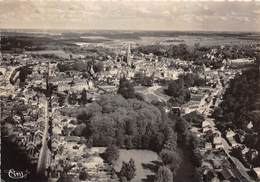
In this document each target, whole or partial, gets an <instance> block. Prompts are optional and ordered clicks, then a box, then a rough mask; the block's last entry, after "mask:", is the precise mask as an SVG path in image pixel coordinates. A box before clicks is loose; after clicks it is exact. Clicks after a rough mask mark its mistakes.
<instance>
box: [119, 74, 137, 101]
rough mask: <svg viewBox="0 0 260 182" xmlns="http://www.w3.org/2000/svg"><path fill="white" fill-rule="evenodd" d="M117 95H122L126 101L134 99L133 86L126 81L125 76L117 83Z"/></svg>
mask: <svg viewBox="0 0 260 182" xmlns="http://www.w3.org/2000/svg"><path fill="white" fill-rule="evenodd" d="M117 93H118V94H120V95H122V96H123V97H124V98H126V99H129V98H135V90H134V86H133V85H132V83H130V81H129V80H127V79H126V77H125V76H124V77H123V78H121V79H120V81H119V87H118V90H117Z"/></svg>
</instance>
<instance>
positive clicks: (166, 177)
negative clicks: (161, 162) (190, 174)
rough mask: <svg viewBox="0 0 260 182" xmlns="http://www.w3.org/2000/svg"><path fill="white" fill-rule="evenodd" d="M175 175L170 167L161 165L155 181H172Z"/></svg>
mask: <svg viewBox="0 0 260 182" xmlns="http://www.w3.org/2000/svg"><path fill="white" fill-rule="evenodd" d="M172 181H173V175H172V172H171V170H170V169H169V168H167V167H165V166H161V167H160V168H159V169H158V171H157V174H156V179H155V182H172Z"/></svg>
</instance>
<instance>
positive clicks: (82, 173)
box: [79, 170, 88, 181]
mask: <svg viewBox="0 0 260 182" xmlns="http://www.w3.org/2000/svg"><path fill="white" fill-rule="evenodd" d="M87 178H88V174H87V173H86V171H85V170H81V171H80V172H79V179H80V180H82V181H85V180H87Z"/></svg>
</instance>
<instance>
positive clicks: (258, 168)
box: [252, 167, 260, 180]
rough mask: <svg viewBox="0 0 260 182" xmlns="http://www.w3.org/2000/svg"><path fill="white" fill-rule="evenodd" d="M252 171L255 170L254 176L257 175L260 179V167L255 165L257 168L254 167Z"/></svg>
mask: <svg viewBox="0 0 260 182" xmlns="http://www.w3.org/2000/svg"><path fill="white" fill-rule="evenodd" d="M252 172H253V174H254V176H255V177H256V178H257V179H258V180H260V167H255V168H253V169H252Z"/></svg>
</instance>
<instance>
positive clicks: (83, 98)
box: [79, 88, 88, 105]
mask: <svg viewBox="0 0 260 182" xmlns="http://www.w3.org/2000/svg"><path fill="white" fill-rule="evenodd" d="M87 102H88V100H87V91H86V89H85V88H84V89H83V90H82V92H81V97H80V101H79V104H80V105H86V104H87Z"/></svg>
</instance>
